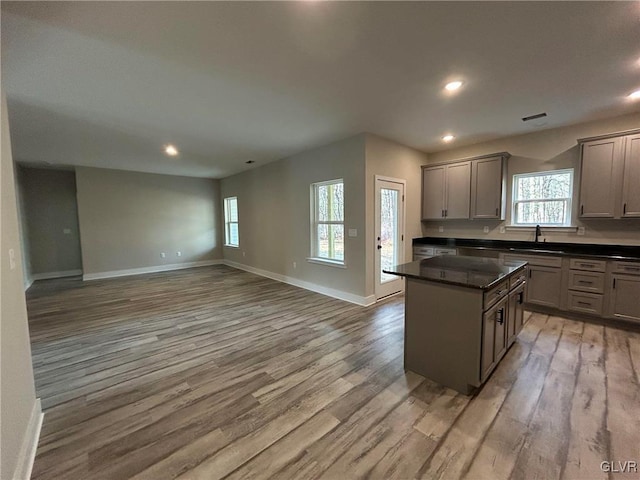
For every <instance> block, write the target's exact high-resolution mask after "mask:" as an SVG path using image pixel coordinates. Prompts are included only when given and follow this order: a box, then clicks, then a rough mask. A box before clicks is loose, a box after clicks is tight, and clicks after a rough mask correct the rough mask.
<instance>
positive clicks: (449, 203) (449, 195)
mask: <svg viewBox="0 0 640 480" xmlns="http://www.w3.org/2000/svg"><path fill="white" fill-rule="evenodd" d="M446 176H447V179H446V187H445V198H446V203H445V206H444V216H445V218H447V219H462V218H469V206H470V200H471V191H470V183H471V162H462V163H454V164H452V165H447V175H446Z"/></svg>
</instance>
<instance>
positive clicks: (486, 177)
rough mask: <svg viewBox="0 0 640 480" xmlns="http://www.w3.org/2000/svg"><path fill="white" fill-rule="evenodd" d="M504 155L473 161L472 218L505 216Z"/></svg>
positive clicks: (499, 217)
mask: <svg viewBox="0 0 640 480" xmlns="http://www.w3.org/2000/svg"><path fill="white" fill-rule="evenodd" d="M504 163H505V162H504V157H493V158H482V159H479V160H474V161H473V162H472V171H471V218H491V219H502V218H504V217H503V215H504V198H505V197H504V192H503V189H504V180H505V178H504V172H505V168H504V167H505V165H504Z"/></svg>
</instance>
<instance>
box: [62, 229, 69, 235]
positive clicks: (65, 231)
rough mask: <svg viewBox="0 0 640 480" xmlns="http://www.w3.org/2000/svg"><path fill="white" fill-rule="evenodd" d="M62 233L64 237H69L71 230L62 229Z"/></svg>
mask: <svg viewBox="0 0 640 480" xmlns="http://www.w3.org/2000/svg"><path fill="white" fill-rule="evenodd" d="M62 233H64V234H65V235H70V234H71V229H70V228H64V229H63V230H62Z"/></svg>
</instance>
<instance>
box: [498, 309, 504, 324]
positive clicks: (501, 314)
mask: <svg viewBox="0 0 640 480" xmlns="http://www.w3.org/2000/svg"><path fill="white" fill-rule="evenodd" d="M497 313H498V315H497V322H498V323H499V324H500V325H502V324H503V323H504V308H501V309H500V310H498V312H497Z"/></svg>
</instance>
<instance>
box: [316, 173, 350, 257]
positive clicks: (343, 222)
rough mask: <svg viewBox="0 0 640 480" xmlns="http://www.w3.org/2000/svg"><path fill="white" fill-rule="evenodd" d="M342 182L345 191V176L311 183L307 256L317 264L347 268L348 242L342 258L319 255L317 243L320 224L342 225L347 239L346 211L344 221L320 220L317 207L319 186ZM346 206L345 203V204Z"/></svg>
mask: <svg viewBox="0 0 640 480" xmlns="http://www.w3.org/2000/svg"><path fill="white" fill-rule="evenodd" d="M339 183H341V184H342V189H343V192H344V179H343V178H336V179H333V180H325V181H323V182H314V183H312V184H311V186H310V216H309V218H310V222H309V227H310V228H309V237H310V242H309V243H310V247H311V248H310V254H309V257H307V261H308V262H309V263H317V264H321V265H328V266H331V267H339V268H345V267H346V259H347V252H346V242H345V244H344V247H345V248H344V252H343V258H342V260H339V259H336V258H329V257H321V256H319V255H318V245H317V238H318V226H319V225H342V231H343V238H345V240H346V229H345V221H344V216H345V212H344V211H343V212H342V221H339V220H323V221H319V220H318V211H317V209H316V205H317V203H318V199H317V192H318V187H322V186H326V185H336V184H339ZM343 207H344V205H343Z"/></svg>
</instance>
